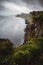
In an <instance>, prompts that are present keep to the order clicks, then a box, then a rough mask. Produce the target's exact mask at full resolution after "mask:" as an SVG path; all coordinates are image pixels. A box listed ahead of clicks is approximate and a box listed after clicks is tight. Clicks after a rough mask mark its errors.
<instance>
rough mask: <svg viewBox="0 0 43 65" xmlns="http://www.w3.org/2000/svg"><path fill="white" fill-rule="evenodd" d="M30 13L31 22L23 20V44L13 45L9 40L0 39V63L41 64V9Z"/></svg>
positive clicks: (42, 35) (42, 27) (42, 57)
mask: <svg viewBox="0 0 43 65" xmlns="http://www.w3.org/2000/svg"><path fill="white" fill-rule="evenodd" d="M30 14H31V17H32V18H31V19H32V23H30V21H28V20H27V19H26V20H25V21H26V24H27V26H26V28H25V36H24V44H23V45H21V46H19V47H15V46H14V45H13V43H11V42H10V40H8V39H0V65H43V11H40V12H39V11H37V12H34V11H33V12H30ZM26 16H27V15H26Z"/></svg>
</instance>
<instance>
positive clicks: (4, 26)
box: [0, 0, 43, 45]
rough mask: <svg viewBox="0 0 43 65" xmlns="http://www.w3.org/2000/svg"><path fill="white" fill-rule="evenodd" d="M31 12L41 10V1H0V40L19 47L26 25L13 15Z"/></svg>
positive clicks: (42, 5) (42, 1) (42, 8)
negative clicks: (6, 39) (8, 40)
mask: <svg viewBox="0 0 43 65" xmlns="http://www.w3.org/2000/svg"><path fill="white" fill-rule="evenodd" d="M33 10H43V0H0V38H8V39H10V40H11V41H13V43H14V44H15V45H21V44H22V43H23V40H24V29H25V27H26V25H25V20H24V19H21V18H17V17H15V15H17V14H20V13H29V12H30V11H33Z"/></svg>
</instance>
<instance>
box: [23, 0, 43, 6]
mask: <svg viewBox="0 0 43 65" xmlns="http://www.w3.org/2000/svg"><path fill="white" fill-rule="evenodd" d="M23 1H24V2H26V3H27V4H37V3H38V4H40V5H43V0H23Z"/></svg>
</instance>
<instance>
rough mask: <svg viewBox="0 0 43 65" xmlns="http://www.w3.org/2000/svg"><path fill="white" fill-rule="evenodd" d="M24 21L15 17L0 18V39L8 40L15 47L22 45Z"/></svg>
mask: <svg viewBox="0 0 43 65" xmlns="http://www.w3.org/2000/svg"><path fill="white" fill-rule="evenodd" d="M25 27H26V25H25V20H24V19H22V18H17V17H15V16H0V38H5V39H10V40H11V42H13V43H14V45H15V46H19V45H21V44H23V41H24V29H25Z"/></svg>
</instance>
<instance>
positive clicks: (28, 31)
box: [17, 11, 43, 43]
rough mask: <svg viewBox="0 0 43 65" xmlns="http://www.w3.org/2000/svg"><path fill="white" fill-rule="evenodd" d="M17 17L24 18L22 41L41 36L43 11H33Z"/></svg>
mask: <svg viewBox="0 0 43 65" xmlns="http://www.w3.org/2000/svg"><path fill="white" fill-rule="evenodd" d="M17 17H21V18H24V19H25V24H27V25H26V28H25V36H24V43H27V42H29V40H30V39H31V38H38V37H43V11H33V12H30V13H29V14H20V15H17Z"/></svg>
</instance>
